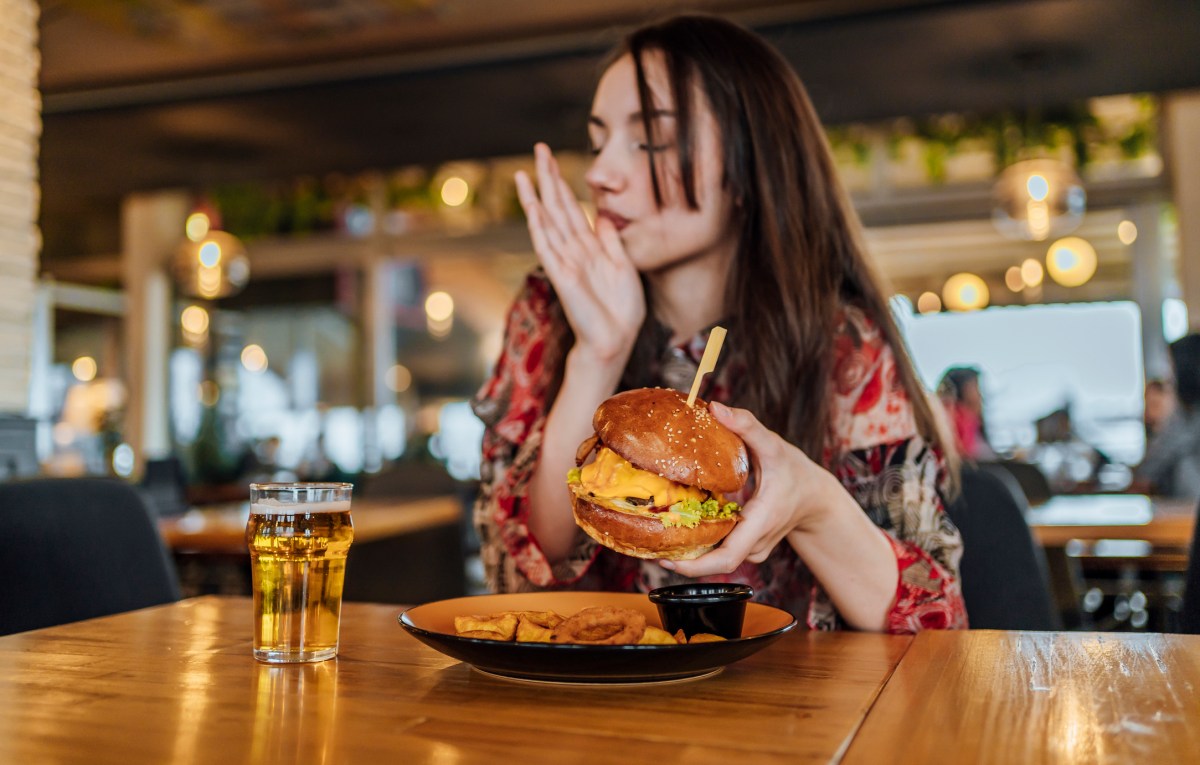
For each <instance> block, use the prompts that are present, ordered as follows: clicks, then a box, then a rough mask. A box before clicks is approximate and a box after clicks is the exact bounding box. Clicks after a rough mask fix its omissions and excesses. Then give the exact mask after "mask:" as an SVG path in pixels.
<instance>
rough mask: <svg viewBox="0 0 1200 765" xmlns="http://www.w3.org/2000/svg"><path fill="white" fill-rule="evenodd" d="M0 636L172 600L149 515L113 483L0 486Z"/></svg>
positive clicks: (165, 559)
mask: <svg viewBox="0 0 1200 765" xmlns="http://www.w3.org/2000/svg"><path fill="white" fill-rule="evenodd" d="M0 543H2V544H3V545H4V553H3V554H2V555H0V581H3V583H4V584H3V587H4V600H3V603H2V604H0V635H7V634H10V633H13V632H22V631H24V630H31V629H37V628H39V627H49V626H52V625H55V624H65V623H67V622H73V621H79V620H81V619H90V618H93V617H96V616H106V615H108V614H115V613H120V612H122V611H130V610H133V609H136V608H144V607H146V606H153V605H158V604H161V603H170V602H173V601H176V600H178V599H179V581H178V578H177V576H176V573H175V567H174V564H173V563H172V561H171V558H170V556H169V554H168V552H167V549H166V546H165V545H164V544H163V541H162V538H161V537H160V536H159V533H158V529H157V528H156V526H155V523H154V520H153V519H152V517H151V513H150V511H149V509H148V508H147V507H146V505H145V503H144V502H143V501H142V498H141V497H140V496H139V495H138V493H137V492H136V491H135V490H134V489H133V488H132V487H130V486H128V485H126V484H124V483H121V482H120V481H115V480H105V479H92V478H50V479H38V480H32V481H21V482H15V483H8V484H2V485H0Z"/></svg>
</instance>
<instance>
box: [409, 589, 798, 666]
mask: <svg viewBox="0 0 1200 765" xmlns="http://www.w3.org/2000/svg"><path fill="white" fill-rule="evenodd" d="M589 606H617V607H620V608H630V609H633V610H635V611H640V612H642V613H644V614H645V615H646V622H647V624H653V625H655V626H659V625H660V624H661V623H660V621H659V618H658V611H657V609H655V607H654V605H653V604H652V603H651V602H650V601H649V599H648V598H647V597H646V596H645V595H638V594H630V593H613V592H537V593H513V594H508V595H479V596H475V597H467V598H454V599H452V600H439V601H437V602H434V603H426V604H425V605H422V606H414V607H413V608H410V609H408V610H407V611H405V612H404V613H402V614H400V626H402V627H403V628H404V629H405V630H407V631H408V633H409V634H411V635H412V636H413V637H415V638H416V639H417V640H420V641H421V642H422V643H424V644H425V645H427V646H429V647H430V648H433V649H434V650H436V651H439V652H440V653H443V654H445V655H447V656H450V657H452V658H455V659H458V660H459V661H463V662H466V663H467V664H470V665H472V666H474V667H475V668H477V669H479V670H482V671H483V672H487V673H491V674H495V675H501V676H503V677H508V678H514V679H520V680H538V681H543V682H560V683H603V684H619V683H647V682H669V681H675V680H684V679H689V678H698V677H703V676H705V675H709V674H713V673H715V672H716V671H719V670H720V669H721V668H723V667H725V666H726V665H727V664H732V663H733V662H735V661H739V660H741V659H744V658H746V657H747V656H750V655H751V654H753V653H757V652H758V651H761V650H762V649H763V648H766V647H767V646H768V645H770V644H771V643H773V642H775V641H776V640H778V639H779V638H780V637H782V636H783V634H784V633H785V632H788V631H789V630H791V629H792V628H794V627H795V626H796V620H795V619H793V618H792V615H791V614H789V613H787V612H786V611H781V610H780V609H778V608H774V607H772V606H766V605H763V604H761V603H750V604H748V605H747V608H746V619H745V622H744V624H743V626H742V636H741V637H740V638H737V639H735V640H725V641H721V642H714V643H693V644H690V645H558V644H549V643H505V642H500V641H496V640H479V639H476V638H465V637H458V636H457V635H455V634H454V617H456V616H470V615H473V614H494V613H500V612H502V611H556V612H558V613H560V614H562V615H564V616H569V615H571V614H573V613H575V612H577V611H580V610H582V609H584V608H587V607H589Z"/></svg>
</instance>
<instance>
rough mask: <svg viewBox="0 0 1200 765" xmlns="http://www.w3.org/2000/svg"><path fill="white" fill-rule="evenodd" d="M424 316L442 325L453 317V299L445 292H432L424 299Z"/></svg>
mask: <svg viewBox="0 0 1200 765" xmlns="http://www.w3.org/2000/svg"><path fill="white" fill-rule="evenodd" d="M425 315H426V316H428V317H429V319H430V320H431V321H433V322H436V323H439V324H440V323H443V322H446V321H448V320H449V319H450V317H451V316H453V315H454V298H452V297H450V294H449V293H446V292H441V291H439V292H432V293H430V295H429V297H427V298H425Z"/></svg>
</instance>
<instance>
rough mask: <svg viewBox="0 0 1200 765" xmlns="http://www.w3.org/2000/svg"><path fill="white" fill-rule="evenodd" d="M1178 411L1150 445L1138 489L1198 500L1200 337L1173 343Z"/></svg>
mask: <svg viewBox="0 0 1200 765" xmlns="http://www.w3.org/2000/svg"><path fill="white" fill-rule="evenodd" d="M1170 351H1171V366H1172V368H1173V369H1174V371H1175V397H1176V401H1177V405H1176V407H1175V411H1174V412H1172V413H1171V415H1170V417H1168V418H1167V421H1166V424H1164V425H1163V427H1162V430H1161V431H1160V432H1159V433H1158V434H1157V435H1155V437H1154V438H1153V439H1151V440H1150V441H1149V443H1147V444H1146V457H1145V459H1143V460H1142V464H1141V465H1139V466H1138V468H1137V471H1136V472H1135V473H1134V478H1135V481H1134V488H1135V489H1136V490H1138V491H1149V492H1152V493H1154V494H1161V495H1164V496H1169V497H1179V498H1181V499H1188V500H1192V501H1195V500H1196V499H1197V498H1200V334H1191V335H1187V336H1186V337H1182V338H1180V339H1178V340H1176V341H1175V342H1173V343H1171V346H1170Z"/></svg>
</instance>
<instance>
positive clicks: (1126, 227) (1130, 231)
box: [1117, 220, 1138, 245]
mask: <svg viewBox="0 0 1200 765" xmlns="http://www.w3.org/2000/svg"><path fill="white" fill-rule="evenodd" d="M1137 235H1138V230H1137V225H1136V224H1134V222H1133V221H1131V220H1123V221H1121V222H1120V223H1118V224H1117V238H1118V239H1120V240H1121V244H1126V245H1128V244H1133V243H1134V242H1136V241H1137Z"/></svg>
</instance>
